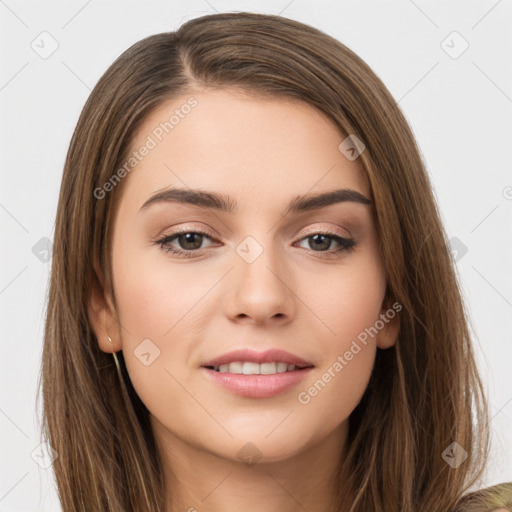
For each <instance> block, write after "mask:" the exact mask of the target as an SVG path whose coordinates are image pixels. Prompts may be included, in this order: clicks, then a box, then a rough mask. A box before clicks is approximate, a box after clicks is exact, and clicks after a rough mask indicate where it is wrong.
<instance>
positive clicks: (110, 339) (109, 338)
mask: <svg viewBox="0 0 512 512" xmlns="http://www.w3.org/2000/svg"><path fill="white" fill-rule="evenodd" d="M107 336H108V335H107ZM108 341H110V343H112V338H111V337H110V336H108Z"/></svg>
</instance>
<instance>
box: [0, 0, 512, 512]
mask: <svg viewBox="0 0 512 512" xmlns="http://www.w3.org/2000/svg"><path fill="white" fill-rule="evenodd" d="M232 10H247V11H255V12H265V13H273V14H278V13H281V14H282V15H283V16H287V17H290V18H294V19H296V20H299V21H303V22H306V23H308V24H311V25H313V26H315V27H317V28H319V29H321V30H323V31H325V32H327V33H328V34H330V35H332V36H334V37H335V38H337V39H339V40H340V41H341V42H343V43H344V44H346V45H347V46H348V47H349V48H351V49H352V50H354V51H355V52H356V53H357V54H358V55H360V56H361V57H362V58H363V59H364V60H365V61H366V62H367V63H368V64H369V65H370V66H371V67H372V68H373V70H374V71H375V72H376V73H377V75H378V76H379V77H380V78H381V79H382V80H383V81H384V83H385V84H386V85H387V87H388V88H389V90H390V91H391V93H392V94H393V95H394V97H395V98H396V99H397V100H398V102H399V104H400V106H401V108H402V109H403V111H404V113H405V115H406V117H407V119H408V120H409V122H410V124H411V126H412V129H413V131H414V133H415V136H416V137H417V140H418V143H419V145H420V148H421V150H422V153H423V157H424V160H425V162H426V164H427V167H428V170H429V173H430V175H431V178H432V180H433V184H434V188H435V193H436V196H437V198H438V201H439V205H440V208H441V211H442V215H443V220H444V222H445V226H446V229H447V232H448V234H449V236H450V238H453V237H456V238H457V239H458V240H459V242H456V243H457V244H458V247H462V248H464V247H466V248H467V253H465V254H463V252H460V251H459V258H460V259H459V261H458V263H457V267H458V272H459V276H460V280H461V283H462V285H463V289H464V293H465V296H466V300H467V303H468V306H469V308H470V311H471V314H472V321H473V325H474V328H475V331H476V333H477V335H478V340H479V341H478V342H477V346H476V350H477V356H478V361H479V365H480V369H481V371H482V374H483V378H484V382H485V385H486V388H487V391H488V395H489V400H490V405H491V415H492V417H493V419H492V422H491V428H492V432H493V444H492V457H491V459H490V462H489V469H488V472H487V474H486V476H485V478H484V479H483V480H482V482H481V483H480V485H492V484H494V483H499V482H503V481H512V435H511V432H512V385H511V384H512V372H511V371H510V370H511V368H512V365H511V362H512V357H511V356H512V346H511V343H510V341H511V331H512V329H511V322H510V317H511V315H512V271H511V262H512V239H511V236H510V234H511V232H512V231H511V225H512V173H511V171H510V169H511V160H512V153H511V151H510V146H511V142H512V133H511V132H512V126H511V122H510V121H511V117H512V115H511V111H512V71H511V66H510V63H511V62H512V55H511V53H512V44H511V42H512V41H511V39H512V30H511V14H512V6H511V1H510V0H500V1H497V0H481V1H467V0H464V1H446V0H445V1H435V2H434V1H426V0H422V1H420V0H416V1H412V0H396V1H382V0H380V1H367V0H364V1H336V2H335V1H326V0H322V1H318V0H316V1H314V2H310V1H306V0H293V1H291V2H290V1H289V0H282V1H263V2H255V1H238V2H236V1H231V2H230V1H222V0H211V1H206V0H195V1H187V2H185V1H181V0H180V1H166V2H157V1H149V2H148V1H146V2H142V1H139V2H135V1H122V2H121V1H116V2H114V1H100V0H89V1H85V0H84V1H69V0H66V1H61V2H35V1H30V2H20V1H16V0H0V39H1V56H0V63H1V67H0V119H1V123H0V130H1V132H0V157H1V158H0V177H1V187H0V226H1V230H2V238H1V240H2V250H1V252H0V257H1V264H0V312H1V313H0V314H1V319H2V323H1V336H2V342H1V353H0V354H1V357H0V368H1V369H0V390H1V391H0V434H1V436H0V447H1V456H0V460H1V468H0V471H1V473H0V512H7V511H9V512H13V511H28V510H30V511H33V510H44V511H57V510H60V508H59V505H58V500H57V497H56V492H55V489H54V483H53V475H52V474H51V469H46V470H45V469H43V468H42V467H40V465H39V464H37V463H36V462H35V460H41V461H43V462H42V463H41V464H43V465H44V464H45V463H46V462H44V461H48V460H49V459H48V457H49V455H48V454H46V455H45V454H44V450H43V456H42V457H39V458H38V457H37V453H38V452H37V451H36V452H35V455H34V458H32V455H31V454H32V453H33V451H34V450H35V449H36V448H37V446H38V445H39V443H40V438H39V419H38V411H36V408H35V393H36V379H37V376H38V373H39V367H40V356H41V348H42V335H43V325H44V323H43V320H44V308H45V300H46V287H47V280H48V277H49V276H48V271H49V263H47V262H46V263H45V262H44V261H41V256H40V257H36V255H35V254H34V253H33V250H32V249H33V247H34V246H36V247H39V246H38V245H37V244H38V243H43V244H44V242H39V241H40V239H41V238H44V237H48V238H49V239H50V240H52V239H53V227H54V219H55V212H56V206H57V198H58V192H59V187H60V179H61V173H62V168H63V164H64V158H65V154H66V151H67V146H68V144H69V141H70V138H71V135H72V131H73V129H74V126H75V124H76V121H77V119H78V115H79V113H80V111H81V109H82V106H83V104H84V103H85V101H86V99H87V97H88V95H89V93H90V90H91V89H92V87H93V86H94V84H95V83H96V82H97V80H98V79H99V78H100V76H101V75H102V74H103V72H104V71H105V70H106V69H107V67H108V66H109V65H110V64H111V63H112V62H113V60H114V59H115V58H116V57H117V56H118V55H119V54H120V53H122V52H123V51H124V50H125V49H126V48H128V47H129V46H130V45H131V44H133V43H134V42H136V41H138V40H140V39H141V38H143V37H145V36H148V35H151V34H155V33H159V32H164V31H170V30H175V29H176V28H177V27H178V26H179V25H180V24H181V23H183V22H184V21H186V20H189V19H191V18H195V17H197V16H200V15H203V14H209V13H213V12H215V11H218V12H223V11H232ZM43 31H46V32H48V33H49V34H51V38H53V39H55V40H56V41H57V43H58V48H57V50H56V51H55V52H54V53H53V54H52V55H51V56H49V57H48V58H46V59H43V58H41V56H40V53H41V52H43V47H44V49H45V51H48V50H49V49H51V39H50V38H49V36H40V34H41V33H42V32H43ZM454 31H456V32H458V33H459V34H460V36H461V37H462V38H463V39H464V40H465V41H467V43H468V44H469V47H468V48H467V50H466V51H465V52H464V53H462V54H461V55H460V56H458V57H457V58H453V57H454V56H455V55H456V54H457V53H458V52H459V51H460V50H461V49H463V46H462V45H463V44H464V41H463V40H462V39H460V38H458V37H459V36H457V35H453V34H452V33H453V32H454ZM43 38H46V39H44V40H43ZM447 38H448V39H447ZM443 41H445V42H444V43H443ZM31 45H34V46H35V47H36V48H38V51H39V52H40V53H38V52H36V51H35V50H34V49H33V48H32V47H31ZM447 52H448V53H447ZM450 52H451V54H452V55H451V56H450V55H449V53H450ZM462 244H463V245H462ZM461 255H462V257H461ZM440 456H441V454H440ZM34 459H35V460H34Z"/></svg>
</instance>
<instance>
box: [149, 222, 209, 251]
mask: <svg viewBox="0 0 512 512" xmlns="http://www.w3.org/2000/svg"><path fill="white" fill-rule="evenodd" d="M204 238H208V239H210V240H213V237H212V236H210V235H209V234H208V233H206V232H205V231H192V230H186V229H185V230H178V231H177V232H175V233H174V234H171V235H166V236H164V237H163V238H161V239H160V240H158V241H157V243H158V244H159V245H160V246H161V248H162V249H163V250H164V251H165V252H166V253H169V252H170V253H172V254H176V255H179V256H184V257H185V258H190V257H192V253H193V252H197V251H198V250H199V249H203V247H201V245H202V241H203V239H204ZM174 240H176V241H177V242H178V244H179V245H181V246H182V247H183V248H182V249H180V248H178V249H176V248H175V247H173V246H172V245H171V242H172V241H174Z"/></svg>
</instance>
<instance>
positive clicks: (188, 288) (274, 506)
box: [90, 89, 399, 512]
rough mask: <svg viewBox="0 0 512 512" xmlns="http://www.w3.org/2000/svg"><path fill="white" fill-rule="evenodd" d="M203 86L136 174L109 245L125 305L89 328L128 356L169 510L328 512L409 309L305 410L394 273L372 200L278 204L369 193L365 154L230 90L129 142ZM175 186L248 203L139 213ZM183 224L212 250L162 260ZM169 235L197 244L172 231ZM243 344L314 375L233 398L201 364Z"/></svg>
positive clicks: (305, 116)
mask: <svg viewBox="0 0 512 512" xmlns="http://www.w3.org/2000/svg"><path fill="white" fill-rule="evenodd" d="M191 96H193V97H194V98H196V99H197V101H198V105H197V106H196V107H195V108H194V109H192V111H191V112H190V114H188V115H187V116H186V117H185V118H184V119H182V120H180V123H179V125H177V126H175V128H174V129H173V131H172V132H171V133H170V134H169V135H166V136H165V137H164V138H163V140H162V141H161V142H160V143H159V144H158V145H157V147H156V148H154V149H152V150H151V151H150V153H149V154H148V155H147V156H146V157H145V158H144V159H143V160H142V161H141V162H140V163H139V164H138V165H137V166H136V167H135V168H134V170H133V171H132V172H131V173H130V175H129V176H128V177H125V178H124V179H125V180H127V182H126V183H124V184H123V185H124V186H125V188H124V190H123V194H122V197H121V201H120V204H119V209H118V211H117V215H116V217H115V221H114V232H113V247H112V264H113V283H114V293H115V297H116V302H117V309H116V308H115V307H114V305H113V304H114V303H113V300H112V297H111V296H110V295H109V294H108V293H105V292H104V291H103V290H99V289H97V290H96V291H95V292H94V294H93V296H92V297H91V304H90V306H91V307H90V311H91V312H90V317H91V322H92V324H93V328H94V330H95V332H96V335H97V337H98V342H99V345H100V348H101V349H102V350H103V351H105V352H114V351H118V350H123V354H124V357H125V360H126V365H127V368H128V372H129V375H130V379H131V381H132V382H133V385H134V387H135V390H136V391H137V393H138V395H139V396H140V398H141V400H142V401H143V402H144V404H145V405H146V407H147V408H148V409H149V411H150V414H151V424H152V428H153V432H154V435H155V439H156V442H157V446H158V448H159V450H160V453H161V456H162V460H163V464H164V468H165V478H166V482H167V485H168V489H169V500H168V510H169V511H170V512H174V511H178V510H180V511H185V510H191V511H192V510H194V509H196V510H198V511H199V512H202V511H221V510H251V511H252V512H259V511H261V512H263V511H265V512H268V511H269V510H280V511H282V512H292V511H296V510H303V509H302V508H301V506H302V507H304V509H305V510H317V511H319V510H328V506H329V502H330V500H331V497H332V496H333V494H334V489H333V487H332V485H331V484H330V483H329V477H331V476H332V475H333V474H334V472H335V470H336V468H337V466H338V463H339V461H340V460H343V455H344V450H345V442H346V437H347V433H348V421H349V420H348V418H349V415H350V413H351V412H352V411H353V410H354V408H355V407H356V405H357V404H358V402H359V401H360V399H361V397H362V395H363V393H364V391H365V389H366V387H367V384H368V381H369V378H370V374H371V371H372V367H373V363H374V358H375V353H376V350H377V348H378V347H379V348H381V349H386V348H389V347H390V346H392V345H393V344H394V342H395V339H396V336H397V333H398V329H399V321H398V315H397V316H395V318H394V320H391V321H390V322H389V323H388V324H387V327H388V333H386V332H385V331H386V329H382V330H381V331H379V333H378V335H377V336H375V337H373V338H372V337H370V338H369V339H368V343H367V345H366V346H364V345H362V344H361V347H362V350H361V351H360V352H359V353H357V355H355V356H354V358H353V359H352V360H351V361H350V362H349V364H347V365H346V366H345V367H344V368H343V370H342V371H341V372H339V373H338V374H336V376H335V377H334V378H332V380H331V382H329V383H328V384H327V385H326V386H325V388H324V389H322V391H321V392H320V393H318V394H317V396H315V397H313V398H312V399H311V401H310V402H309V403H308V404H306V405H304V404H301V403H299V401H298V399H297V395H298V393H299V392H300V391H304V390H307V389H308V388H309V387H310V386H311V385H312V384H313V383H314V382H315V381H317V380H318V379H321V377H322V374H323V373H325V372H326V371H327V369H328V368H329V367H332V365H333V363H334V362H335V361H336V360H337V357H338V355H343V354H344V353H345V352H346V351H347V350H348V349H349V348H350V346H351V343H352V342H353V340H354V339H356V337H357V336H358V334H360V333H361V332H362V331H364V329H365V328H367V327H370V326H373V325H374V324H375V322H376V321H377V320H378V319H379V315H380V314H383V313H384V312H385V311H386V310H388V309H389V307H390V305H389V304H384V303H383V300H384V294H385V289H386V281H385V275H384V269H383V264H382V260H381V256H380V252H379V248H378V236H377V233H376V230H375V226H374V223H373V220H372V216H371V209H370V208H371V207H370V206H368V205H364V204H358V203H355V202H343V203H337V204H334V205H331V206H328V207H325V208H322V209H319V210H314V211H309V212H303V213H299V214H290V215H287V216H284V217H283V216H282V214H281V212H282V211H283V210H284V208H285V206H286V205H287V204H288V202H289V201H290V200H291V198H292V197H295V196H297V195H303V194H308V193H310V194H312V193H319V192H326V191H330V190H334V189H338V188H351V189H354V190H357V191H358V192H360V193H361V194H363V195H364V196H366V197H367V198H369V199H371V195H370V188H369V184H368V181H367V178H366V175H365V173H364V171H363V169H362V166H361V165H360V163H359V161H358V160H357V159H356V160H355V161H350V160H348V159H347V158H346V157H345V156H344V155H343V154H342V153H341V152H340V151H339V150H338V145H339V144H340V143H341V142H342V141H343V140H344V138H345V137H344V136H343V135H342V134H340V132H339V130H338V129H337V127H336V126H335V125H334V123H333V122H332V121H331V120H330V119H329V118H327V116H325V115H324V114H323V113H321V112H320V111H318V110H316V109H315V108H313V107H312V106H310V105H308V104H306V103H302V102H299V101H295V100H288V99H282V98H273V99H255V98H254V97H250V96H248V95H246V94H243V93H241V92H236V91H234V90H211V89H204V90H202V91H199V92H195V93H194V94H189V95H185V96H182V97H180V98H176V99H173V100H171V101H167V102H166V103H164V104H162V105H161V106H160V107H159V108H158V110H156V111H155V112H153V113H152V115H150V116H149V117H148V118H147V119H146V120H145V122H144V124H143V125H142V127H141V128H140V129H139V131H138V133H137V134H136V136H135V137H134V140H133V145H132V147H133V149H136V148H139V147H140V146H141V145H142V144H143V143H144V141H145V140H146V138H147V136H148V135H149V134H151V133H152V130H153V129H154V128H155V127H156V126H158V125H159V123H160V122H163V121H165V120H166V119H168V118H169V116H170V115H171V114H172V112H173V111H174V110H175V109H176V108H179V107H180V106H181V105H183V104H184V103H185V102H186V101H187V99H188V98H190V97H191ZM169 186H176V187H180V188H192V189H202V190H206V191H209V192H218V193H222V194H229V196H230V197H232V198H233V199H234V200H236V201H237V203H238V205H239V210H240V211H239V213H237V214H236V215H232V214H229V213H223V212H218V211H209V210H202V209H200V208H198V207H195V206H190V205H183V204H181V205H179V204H176V203H169V202H168V203H159V204H155V205H153V206H151V207H150V208H148V209H147V210H143V211H140V208H141V206H142V205H143V203H144V202H145V201H146V200H147V199H148V198H149V197H150V196H151V195H152V194H154V193H155V192H156V191H160V190H162V189H164V188H166V187H169ZM179 226H180V227H181V226H183V227H187V228H190V229H189V231H192V232H193V231H194V230H197V229H200V230H203V229H205V230H207V231H209V232H211V233H212V235H213V236H212V239H208V238H207V237H203V238H201V237H198V240H199V242H198V245H199V243H200V241H201V240H202V243H201V248H200V249H195V250H196V253H195V254H197V256H195V255H194V257H192V258H183V257H181V258H180V257H179V256H176V255H173V254H170V253H166V252H165V250H164V249H163V248H162V247H161V246H160V245H159V244H158V243H156V242H155V240H156V239H157V238H161V237H162V236H164V235H169V234H172V231H173V230H174V229H175V228H177V227H179ZM326 229H327V230H333V231H335V232H336V234H337V235H338V236H342V237H348V238H353V239H355V240H356V241H357V245H356V246H355V248H354V249H353V250H352V251H349V252H339V253H336V252H335V251H336V250H337V249H339V248H340V246H339V245H338V243H337V242H336V241H335V239H327V240H331V243H330V246H329V245H328V242H327V243H326V244H325V245H326V246H327V247H328V248H327V250H323V251H322V249H321V247H322V242H321V241H320V242H318V241H317V243H316V244H315V242H314V240H312V239H311V236H312V235H313V234H316V233H322V232H325V230H326ZM248 236H251V237H253V238H254V239H255V240H256V241H257V242H258V244H259V245H260V246H261V248H262V249H263V252H262V254H261V255H260V256H259V257H258V258H257V259H256V260H255V261H254V262H252V263H247V261H245V260H244V259H243V258H241V257H240V256H239V254H238V253H237V252H236V248H237V246H238V245H239V244H240V243H241V242H242V241H243V240H244V239H245V238H246V237H248ZM171 245H172V246H173V247H174V248H175V249H177V250H179V249H182V250H184V249H187V248H188V249H190V247H191V245H192V244H191V243H189V245H185V246H184V245H183V241H182V244H181V245H180V241H179V239H177V238H175V239H174V241H173V242H172V243H171ZM336 254H337V255H336ZM109 335H110V336H111V337H112V343H110V342H109V341H108V336H109ZM148 338H149V339H150V340H151V341H152V343H154V344H155V345H156V346H157V347H158V348H159V350H160V355H159V357H157V358H156V359H155V360H154V361H153V362H152V363H151V364H150V365H149V366H145V365H144V364H142V363H141V361H140V360H139V359H138V358H137V357H136V356H135V354H134V350H136V349H137V347H138V346H139V344H140V343H141V341H142V340H145V339H148ZM245 347H250V348H253V349H254V350H256V351H264V350H266V349H267V348H274V347H277V348H281V349H284V350H287V351H289V352H292V353H294V354H297V355H298V356H300V357H302V358H304V359H306V360H309V361H311V362H312V363H313V364H314V365H315V368H314V369H313V370H312V371H311V372H310V374H309V376H308V378H307V379H306V380H305V381H304V382H302V383H301V384H299V385H298V386H297V387H295V388H292V389H291V390H289V391H286V392H284V393H282V394H280V395H277V396H275V397H273V398H265V399H256V398H247V397H242V396H239V395H235V394H233V393H231V392H229V391H227V390H225V389H223V388H221V387H220V386H218V385H217V384H212V383H211V382H210V381H209V380H207V379H206V378H205V377H204V376H203V373H202V371H201V370H200V369H199V368H200V366H201V363H202V362H205V361H206V360H208V359H212V358H214V357H217V356H219V355H221V354H224V353H225V352H228V351H231V350H233V349H237V348H245ZM249 442H250V443H252V444H253V445H254V446H255V447H256V449H254V448H253V450H255V452H257V453H258V455H259V456H260V457H261V458H260V459H259V460H258V462H257V463H255V464H254V465H248V464H246V463H245V462H244V461H242V460H240V458H239V457H238V455H237V453H238V452H239V450H240V449H241V448H242V447H243V446H244V445H246V443H249ZM315 491H316V492H315ZM171 492H172V494H171ZM299 504H301V505H299Z"/></svg>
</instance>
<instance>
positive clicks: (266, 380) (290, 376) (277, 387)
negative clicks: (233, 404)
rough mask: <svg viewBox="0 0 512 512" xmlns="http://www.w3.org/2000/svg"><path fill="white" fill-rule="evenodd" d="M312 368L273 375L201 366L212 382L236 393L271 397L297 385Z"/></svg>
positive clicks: (251, 396)
mask: <svg viewBox="0 0 512 512" xmlns="http://www.w3.org/2000/svg"><path fill="white" fill-rule="evenodd" d="M255 362H256V361H255ZM264 362H265V361H264ZM283 362H284V361H283ZM312 369H313V367H312V366H309V367H307V368H303V369H297V370H294V371H291V372H285V373H276V374H273V375H244V374H242V373H220V372H217V371H215V370H210V369H209V368H204V367H203V368H201V371H202V372H203V373H204V376H205V377H206V378H207V379H209V380H210V381H211V382H214V383H216V384H218V385H220V386H221V387H223V388H224V389H226V390H228V391H230V392H231V393H234V394H236V395H241V396H244V397H247V398H270V397H273V396H276V395H278V394H280V393H284V392H285V391H287V390H289V389H291V388H293V387H295V386H297V385H298V384H299V383H300V382H301V381H302V380H304V379H305V378H306V377H307V376H308V375H309V372H310V371H311V370H312Z"/></svg>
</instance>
